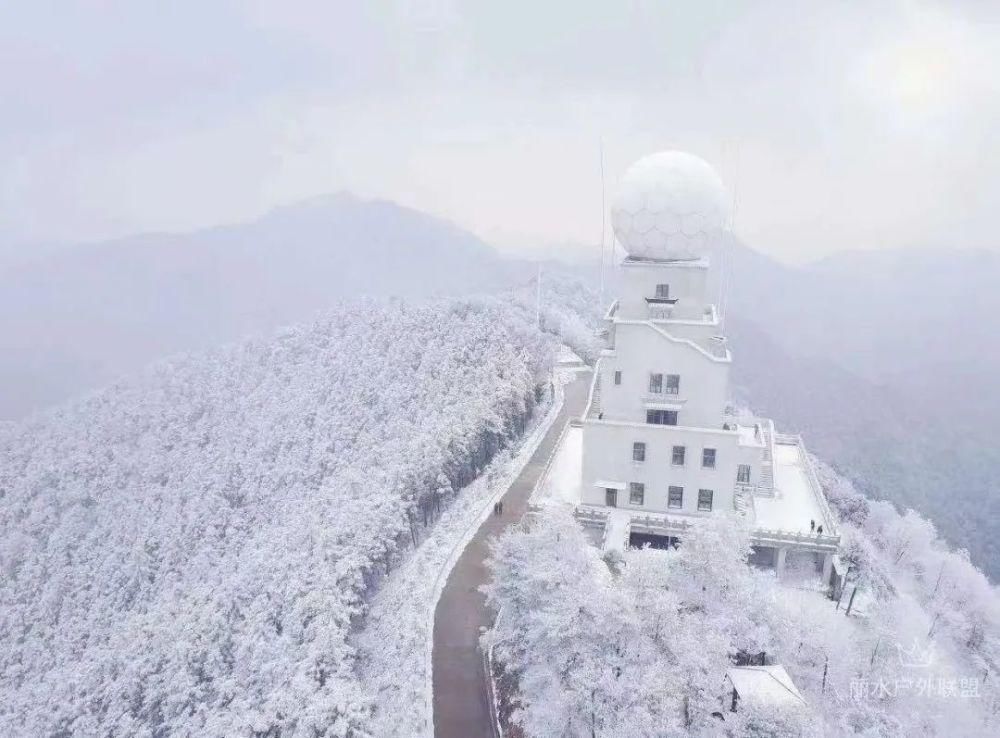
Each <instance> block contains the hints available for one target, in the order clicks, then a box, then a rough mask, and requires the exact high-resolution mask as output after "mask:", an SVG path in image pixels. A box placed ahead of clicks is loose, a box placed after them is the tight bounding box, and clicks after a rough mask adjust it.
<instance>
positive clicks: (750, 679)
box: [726, 664, 806, 712]
mask: <svg viewBox="0 0 1000 738" xmlns="http://www.w3.org/2000/svg"><path fill="white" fill-rule="evenodd" d="M726 700H727V702H728V703H729V704H728V705H727V707H728V708H729V709H730V710H731V711H732V712H737V711H738V710H739V705H740V704H741V703H743V704H753V705H772V706H784V705H792V706H796V707H798V706H805V705H806V701H805V699H803V697H802V695H801V694H800V693H799V690H798V689H797V688H796V686H795V684H794V683H793V682H792V678H791V677H790V676H788V672H787V671H785V667H783V666H781V665H780V664H774V665H771V666H734V667H733V668H732V669H730V670H729V671H727V672H726Z"/></svg>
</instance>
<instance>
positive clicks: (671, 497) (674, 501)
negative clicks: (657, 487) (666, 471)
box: [667, 487, 684, 510]
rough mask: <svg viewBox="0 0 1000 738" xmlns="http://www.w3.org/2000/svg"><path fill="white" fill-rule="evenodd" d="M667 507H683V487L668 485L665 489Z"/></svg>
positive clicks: (675, 508)
mask: <svg viewBox="0 0 1000 738" xmlns="http://www.w3.org/2000/svg"><path fill="white" fill-rule="evenodd" d="M667 507H669V508H673V509H674V510H679V509H680V508H682V507H684V488H683V487H669V488H668V489H667Z"/></svg>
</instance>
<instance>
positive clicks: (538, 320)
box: [535, 262, 542, 330]
mask: <svg viewBox="0 0 1000 738" xmlns="http://www.w3.org/2000/svg"><path fill="white" fill-rule="evenodd" d="M535 283H536V284H535V325H537V326H538V328H539V330H541V328H542V262H538V278H537V279H536V280H535Z"/></svg>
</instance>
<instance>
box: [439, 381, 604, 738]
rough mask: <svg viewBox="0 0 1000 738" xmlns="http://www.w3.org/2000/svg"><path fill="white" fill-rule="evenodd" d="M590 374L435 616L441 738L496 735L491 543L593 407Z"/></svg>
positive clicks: (482, 531)
mask: <svg viewBox="0 0 1000 738" xmlns="http://www.w3.org/2000/svg"><path fill="white" fill-rule="evenodd" d="M590 376H591V375H590V372H581V373H580V374H579V375H578V376H577V378H576V379H575V380H574V381H573V382H572V383H570V384H568V385H566V399H565V401H564V402H563V406H562V410H561V411H560V412H559V416H558V417H557V418H556V420H555V422H554V423H553V424H552V426H551V427H550V428H549V431H548V432H547V433H546V434H545V437H544V438H543V439H542V442H541V443H540V444H539V445H538V449H537V450H536V451H535V453H534V454H533V455H532V457H531V459H530V460H529V461H528V463H527V464H526V465H525V467H524V469H523V470H522V471H521V474H520V475H519V476H518V477H517V479H515V480H514V483H513V484H512V485H511V486H510V488H509V489H508V490H507V492H505V493H504V496H503V515H502V516H499V517H498V516H496V515H491V516H490V517H489V518H488V519H487V520H486V522H484V523H483V525H482V526H481V527H480V528H479V530H478V531H476V535H475V536H474V537H473V539H472V540H471V541H470V542H469V544H468V545H467V546H466V547H465V550H464V551H463V552H462V555H461V556H460V557H459V559H458V561H457V562H456V564H455V568H454V569H452V571H451V574H450V575H449V577H448V581H447V582H446V583H445V586H444V590H443V591H442V593H441V599H440V600H438V604H437V610H436V611H435V613H434V651H433V654H432V658H433V661H434V735H435V736H436V737H437V738H477V736H483V738H489V737H490V736H492V735H493V730H492V728H491V726H490V721H491V716H490V707H489V700H488V697H487V691H486V679H485V676H484V674H483V656H482V653H480V650H479V629H480V626H488V625H490V623H491V622H492V620H491V617H492V616H491V615H490V613H489V612H488V611H487V609H486V602H485V598H484V597H483V595H482V593H480V592H479V586H480V585H482V584H484V583H485V582H486V580H487V578H488V576H489V572H488V571H487V570H486V567H485V566H484V565H483V562H484V560H485V559H486V557H487V555H488V553H489V550H488V545H487V542H488V540H489V539H490V538H492V537H493V536H495V535H497V534H498V533H499V532H500V531H502V530H503V529H504V528H506V527H507V526H508V525H511V524H512V523H515V522H517V521H518V520H520V519H521V516H522V515H523V514H524V512H525V510H526V509H527V507H528V496H529V495H530V494H531V490H532V489H533V488H534V486H535V482H536V481H537V480H538V477H539V476H540V475H541V473H542V470H543V469H544V467H545V462H546V461H547V460H548V458H549V455H550V454H551V453H552V450H553V449H554V448H555V444H556V441H557V440H558V439H559V434H560V433H561V432H562V429H563V426H564V425H565V424H566V423H567V422H568V421H569V420H570V418H574V417H579V416H580V415H581V414H582V413H583V410H584V406H585V405H586V403H587V393H588V391H589V389H590Z"/></svg>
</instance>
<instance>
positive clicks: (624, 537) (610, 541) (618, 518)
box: [604, 510, 632, 551]
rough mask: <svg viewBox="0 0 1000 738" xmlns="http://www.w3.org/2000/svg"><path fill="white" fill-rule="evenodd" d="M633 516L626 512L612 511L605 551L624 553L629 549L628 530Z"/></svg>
mask: <svg viewBox="0 0 1000 738" xmlns="http://www.w3.org/2000/svg"><path fill="white" fill-rule="evenodd" d="M631 520H632V515H631V514H630V513H629V512H628V511H626V510H612V511H611V512H610V513H609V515H608V524H607V528H606V530H607V535H606V536H605V537H604V550H605V551H624V550H625V549H626V548H628V528H629V522H630V521H631Z"/></svg>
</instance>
